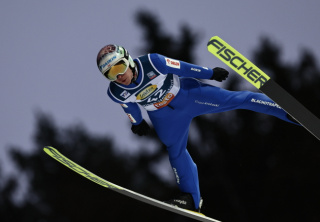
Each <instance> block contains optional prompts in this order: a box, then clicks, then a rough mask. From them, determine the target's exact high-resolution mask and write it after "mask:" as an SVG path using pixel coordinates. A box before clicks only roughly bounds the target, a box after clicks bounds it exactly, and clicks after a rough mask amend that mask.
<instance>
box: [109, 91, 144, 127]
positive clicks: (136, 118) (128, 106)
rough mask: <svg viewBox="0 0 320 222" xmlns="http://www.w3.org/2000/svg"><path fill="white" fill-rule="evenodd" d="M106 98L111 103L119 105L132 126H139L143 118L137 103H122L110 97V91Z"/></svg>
mask: <svg viewBox="0 0 320 222" xmlns="http://www.w3.org/2000/svg"><path fill="white" fill-rule="evenodd" d="M108 96H109V97H110V99H112V101H114V102H116V103H118V104H120V105H121V107H122V108H123V110H124V112H125V113H126V114H127V116H128V117H129V119H130V121H131V123H132V124H133V125H139V124H140V123H141V122H142V120H143V118H142V114H141V110H140V108H139V106H138V104H137V103H123V102H121V101H119V100H117V99H116V98H115V97H114V96H112V94H111V93H110V90H108Z"/></svg>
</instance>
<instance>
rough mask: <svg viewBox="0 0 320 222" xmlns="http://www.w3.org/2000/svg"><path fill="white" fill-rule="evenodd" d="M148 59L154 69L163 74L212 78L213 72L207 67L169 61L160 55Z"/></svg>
mask: <svg viewBox="0 0 320 222" xmlns="http://www.w3.org/2000/svg"><path fill="white" fill-rule="evenodd" d="M150 58H151V61H152V63H153V64H154V66H155V68H156V69H158V70H159V71H160V72H161V73H163V74H167V73H173V74H176V75H178V76H184V77H193V78H198V79H211V78H212V76H213V70H212V69H210V68H207V67H201V66H198V65H194V64H191V63H187V62H183V61H180V60H176V59H171V58H169V57H165V56H162V55H160V54H150Z"/></svg>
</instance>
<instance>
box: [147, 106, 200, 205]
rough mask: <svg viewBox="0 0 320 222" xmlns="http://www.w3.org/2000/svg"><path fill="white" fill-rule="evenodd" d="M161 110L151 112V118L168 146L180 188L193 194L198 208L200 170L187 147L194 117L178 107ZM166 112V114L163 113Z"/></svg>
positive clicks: (160, 136)
mask: <svg viewBox="0 0 320 222" xmlns="http://www.w3.org/2000/svg"><path fill="white" fill-rule="evenodd" d="M157 112H158V111H157ZM160 112H161V114H159V112H158V113H157V114H155V113H152V112H151V114H150V113H149V117H150V120H151V121H152V124H153V126H154V128H155V130H156V132H157V134H158V136H159V138H160V140H161V141H162V142H163V143H164V144H165V145H166V146H167V150H168V155H169V160H170V164H171V166H172V169H173V171H174V173H175V176H176V181H177V184H178V186H179V189H180V190H181V191H182V192H185V193H190V194H191V195H192V197H193V200H194V204H195V208H196V209H197V208H199V202H200V189H199V179H198V170H197V166H196V164H195V163H194V162H193V160H192V158H191V156H190V154H189V152H188V151H187V149H186V147H187V142H188V132H189V126H190V123H191V120H192V118H191V117H189V116H188V115H184V112H183V111H181V110H179V108H177V107H176V108H175V110H172V109H170V108H168V107H164V108H162V110H161V111H160ZM164 113H166V115H163V114H164Z"/></svg>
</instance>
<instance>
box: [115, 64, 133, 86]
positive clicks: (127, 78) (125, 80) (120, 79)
mask: <svg viewBox="0 0 320 222" xmlns="http://www.w3.org/2000/svg"><path fill="white" fill-rule="evenodd" d="M132 78H133V73H132V70H131V69H129V68H128V69H127V71H126V72H125V73H123V74H121V75H118V76H117V80H116V82H117V83H120V84H123V85H126V86H127V85H129V84H130V83H131V80H132Z"/></svg>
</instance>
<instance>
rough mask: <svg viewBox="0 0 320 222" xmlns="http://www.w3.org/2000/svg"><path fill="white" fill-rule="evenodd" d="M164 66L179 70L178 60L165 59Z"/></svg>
mask: <svg viewBox="0 0 320 222" xmlns="http://www.w3.org/2000/svg"><path fill="white" fill-rule="evenodd" d="M166 64H167V66H170V67H172V68H176V69H180V62H179V61H178V60H175V59H169V58H166Z"/></svg>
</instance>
